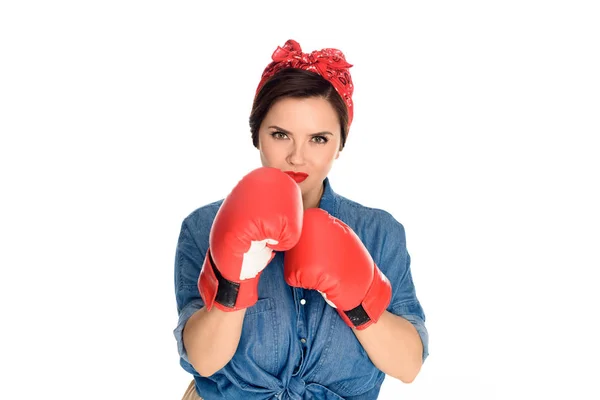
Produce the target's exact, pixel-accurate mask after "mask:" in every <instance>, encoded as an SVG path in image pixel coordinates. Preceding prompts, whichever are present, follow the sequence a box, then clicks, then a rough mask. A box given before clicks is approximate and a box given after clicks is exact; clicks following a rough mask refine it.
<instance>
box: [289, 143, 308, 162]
mask: <svg viewBox="0 0 600 400" xmlns="http://www.w3.org/2000/svg"><path fill="white" fill-rule="evenodd" d="M287 162H288V163H289V164H290V165H303V164H304V163H305V162H306V159H305V154H304V146H303V145H302V144H297V143H292V145H291V148H290V152H289V154H288V156H287Z"/></svg>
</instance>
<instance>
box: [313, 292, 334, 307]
mask: <svg viewBox="0 0 600 400" xmlns="http://www.w3.org/2000/svg"><path fill="white" fill-rule="evenodd" d="M317 292H319V293H321V296H323V298H324V299H325V301H326V302H327V304H329V305H330V306H331V307H333V308H337V307H336V306H335V304H333V303H332V302H331V300H329V299H328V298H327V295H326V294H325V293H323V292H321V291H320V290H317Z"/></svg>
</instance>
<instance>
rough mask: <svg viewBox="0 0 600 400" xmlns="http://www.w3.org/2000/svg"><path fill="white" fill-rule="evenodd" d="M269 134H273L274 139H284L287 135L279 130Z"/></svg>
mask: <svg viewBox="0 0 600 400" xmlns="http://www.w3.org/2000/svg"><path fill="white" fill-rule="evenodd" d="M271 136H273V138H274V139H278V140H282V139H286V138H287V135H286V134H285V133H283V132H280V131H275V132H272V133H271Z"/></svg>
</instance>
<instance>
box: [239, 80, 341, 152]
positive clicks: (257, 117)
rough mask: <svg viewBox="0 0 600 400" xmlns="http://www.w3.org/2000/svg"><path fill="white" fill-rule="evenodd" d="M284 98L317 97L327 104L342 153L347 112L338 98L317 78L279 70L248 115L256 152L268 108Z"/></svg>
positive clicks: (334, 92)
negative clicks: (337, 126) (333, 114)
mask: <svg viewBox="0 0 600 400" xmlns="http://www.w3.org/2000/svg"><path fill="white" fill-rule="evenodd" d="M285 97H294V98H306V97H321V98H323V99H325V100H327V101H328V102H329V103H330V104H331V106H332V107H333V109H334V110H335V111H336V112H337V114H338V117H339V120H340V127H341V133H342V138H341V139H342V140H341V145H340V149H343V148H344V146H345V144H346V137H347V136H348V109H347V108H346V104H345V103H344V101H343V100H342V97H341V96H340V95H339V94H338V92H337V91H336V90H335V88H334V87H333V85H331V83H329V82H328V81H327V80H326V79H325V78H323V77H322V76H321V75H319V74H317V73H314V72H310V71H305V70H302V69H299V68H286V69H282V70H281V71H279V72H278V73H276V74H275V75H273V76H272V77H271V79H269V80H268V81H267V82H265V84H264V85H263V87H262V88H261V90H260V92H259V93H258V94H257V96H256V98H255V99H254V103H253V104H252V111H251V113H250V132H251V133H252V144H254V147H256V148H258V130H259V128H260V125H261V124H262V122H263V120H264V119H265V116H266V115H267V113H268V112H269V110H270V109H271V106H272V105H273V104H274V103H275V102H276V101H277V100H280V99H282V98H285Z"/></svg>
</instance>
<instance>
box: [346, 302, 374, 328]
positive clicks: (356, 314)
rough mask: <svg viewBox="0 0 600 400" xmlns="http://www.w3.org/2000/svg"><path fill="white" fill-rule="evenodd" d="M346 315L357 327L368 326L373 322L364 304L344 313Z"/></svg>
mask: <svg viewBox="0 0 600 400" xmlns="http://www.w3.org/2000/svg"><path fill="white" fill-rule="evenodd" d="M344 314H346V316H347V317H348V319H349V320H350V322H352V324H353V325H354V326H355V327H359V326H361V325H363V324H366V323H367V322H369V321H370V320H371V318H369V315H368V314H367V312H366V311H365V309H364V308H363V306H362V304H360V305H358V307H354V308H353V309H352V310H349V311H344Z"/></svg>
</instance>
